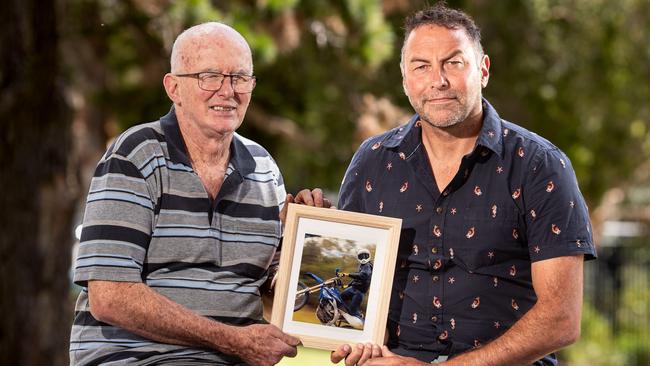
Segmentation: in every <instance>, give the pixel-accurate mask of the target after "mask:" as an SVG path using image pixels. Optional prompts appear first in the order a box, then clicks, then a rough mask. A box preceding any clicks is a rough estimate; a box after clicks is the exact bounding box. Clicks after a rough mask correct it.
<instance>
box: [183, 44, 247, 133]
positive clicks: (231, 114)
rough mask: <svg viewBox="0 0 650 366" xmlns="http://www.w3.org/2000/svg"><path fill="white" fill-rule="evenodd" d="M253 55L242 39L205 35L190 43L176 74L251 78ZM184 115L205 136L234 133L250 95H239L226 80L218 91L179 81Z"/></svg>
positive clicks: (239, 123) (190, 79)
mask: <svg viewBox="0 0 650 366" xmlns="http://www.w3.org/2000/svg"><path fill="white" fill-rule="evenodd" d="M252 70H253V61H252V57H251V53H250V50H249V48H248V47H247V45H246V44H244V43H243V41H242V40H241V39H238V38H235V37H232V36H230V35H229V34H225V35H214V34H208V35H202V36H200V37H194V38H192V39H190V40H188V41H187V43H186V44H185V45H184V46H183V49H182V53H181V67H180V70H178V71H177V72H176V73H177V74H186V73H198V72H205V71H213V72H219V73H223V74H240V75H251V74H252ZM178 84H179V85H178V88H179V90H178V91H179V97H180V104H179V103H177V108H179V109H182V114H183V115H184V116H186V117H188V118H189V120H190V121H189V122H190V123H193V124H194V127H196V128H198V129H199V130H200V131H201V133H202V134H203V135H205V136H208V137H212V136H215V134H218V135H223V134H229V133H232V132H234V131H235V130H236V129H237V128H238V127H239V126H240V125H241V123H242V121H243V120H244V116H245V115H246V109H247V108H248V104H249V103H250V100H251V93H236V92H235V91H234V90H233V88H232V85H231V79H230V78H226V79H224V82H223V84H222V86H221V89H219V90H217V91H206V90H203V89H201V88H199V85H198V82H197V80H196V79H194V78H178Z"/></svg>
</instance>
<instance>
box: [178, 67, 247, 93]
mask: <svg viewBox="0 0 650 366" xmlns="http://www.w3.org/2000/svg"><path fill="white" fill-rule="evenodd" d="M172 75H174V76H178V77H190V78H195V79H196V81H197V83H198V84H199V88H200V89H201V90H205V91H219V90H221V88H222V87H223V83H224V81H225V80H226V78H227V77H228V78H230V87H231V88H232V90H233V91H234V92H235V93H239V94H248V93H252V92H253V90H254V89H255V86H256V85H257V76H255V75H246V74H224V73H222V72H216V71H201V72H193V73H187V74H172ZM201 75H206V76H208V75H220V76H222V77H223V79H222V80H221V85H219V88H217V89H206V88H204V87H203V79H204V78H205V77H201ZM235 77H247V78H251V81H252V87H251V90H250V91H245V92H240V91H237V90H235V84H234V78H235Z"/></svg>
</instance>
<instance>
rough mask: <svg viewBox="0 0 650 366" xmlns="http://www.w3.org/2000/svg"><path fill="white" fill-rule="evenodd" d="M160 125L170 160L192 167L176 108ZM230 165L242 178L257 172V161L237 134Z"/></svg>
mask: <svg viewBox="0 0 650 366" xmlns="http://www.w3.org/2000/svg"><path fill="white" fill-rule="evenodd" d="M160 125H161V126H162V130H163V133H164V134H165V136H166V141H167V150H168V151H169V159H170V160H171V161H172V162H174V163H182V164H184V165H186V166H190V167H191V166H192V164H191V163H190V159H189V156H188V153H187V147H186V146H185V141H184V140H183V136H182V135H181V129H180V127H179V126H178V119H177V118H176V109H175V108H174V106H172V107H171V109H170V110H169V113H167V114H166V115H165V116H163V117H161V118H160ZM230 164H232V165H233V167H234V168H235V171H237V172H239V174H241V176H242V177H245V176H246V175H248V174H250V173H252V172H254V171H255V166H256V164H255V159H254V158H253V155H251V153H250V151H249V150H248V148H247V147H246V145H245V144H244V143H243V142H242V141H241V138H240V136H239V135H238V134H236V133H235V134H234V135H233V138H232V142H231V143H230Z"/></svg>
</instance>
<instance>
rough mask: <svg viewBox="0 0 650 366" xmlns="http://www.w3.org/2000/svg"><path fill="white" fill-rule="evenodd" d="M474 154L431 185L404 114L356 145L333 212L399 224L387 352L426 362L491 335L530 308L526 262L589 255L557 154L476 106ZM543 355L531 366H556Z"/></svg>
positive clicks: (415, 131)
mask: <svg viewBox="0 0 650 366" xmlns="http://www.w3.org/2000/svg"><path fill="white" fill-rule="evenodd" d="M483 116H484V117H483V126H482V128H481V131H480V133H479V136H478V139H477V141H476V145H475V147H474V149H473V151H472V152H471V153H470V154H468V155H466V156H465V157H463V159H462V162H461V165H460V168H459V170H458V172H457V174H456V176H455V177H454V178H453V180H452V181H451V183H449V185H448V187H446V188H445V190H444V191H443V192H440V191H439V190H438V186H437V184H436V182H435V178H434V176H433V174H432V172H431V168H430V164H429V160H428V157H427V154H426V151H425V149H424V146H423V145H422V140H421V123H422V122H420V121H419V116H418V115H415V116H414V117H413V118H411V120H410V121H409V122H408V123H407V124H406V125H403V126H401V127H398V128H395V129H393V130H391V131H388V132H387V133H384V134H382V135H379V136H375V137H372V138H370V139H368V140H366V141H365V142H364V143H363V144H362V145H361V147H360V148H359V150H358V151H357V152H356V154H355V155H354V157H353V159H352V162H351V163H350V166H349V167H348V170H347V173H346V175H345V178H344V180H343V183H342V186H341V192H340V199H339V207H340V208H341V209H344V210H349V211H357V212H365V213H371V214H377V215H384V216H392V217H399V218H402V219H403V222H402V233H401V236H400V243H399V252H398V259H397V264H396V270H395V277H394V282H393V289H392V296H391V303H390V311H389V316H388V330H389V342H388V346H389V347H390V348H391V349H393V350H394V351H396V352H397V353H399V354H402V355H406V356H410V357H416V358H418V359H420V360H422V361H426V362H429V361H431V360H433V359H435V358H436V357H437V356H438V355H439V354H450V355H452V356H453V355H454V354H458V353H460V352H463V351H466V350H469V349H472V348H475V347H479V346H481V345H482V344H485V343H486V342H488V341H490V340H491V339H494V338H496V337H497V336H499V335H500V334H501V333H503V332H504V331H505V330H507V329H508V328H509V327H511V326H512V325H513V324H514V323H515V322H516V321H517V320H518V319H519V318H521V317H522V316H523V314H524V313H526V312H527V311H528V310H529V309H530V308H531V307H532V306H533V304H535V301H536V299H537V298H536V296H535V291H534V290H533V286H532V279H531V263H532V262H535V261H540V260H544V259H549V258H554V257H560V256H569V255H575V254H584V255H585V258H587V259H592V258H595V256H596V251H595V248H594V244H593V239H592V235H591V225H590V222H589V214H588V210H587V206H586V204H585V201H584V199H583V197H582V194H581V193H580V190H579V188H578V183H577V181H576V178H575V173H574V171H573V169H572V167H571V163H570V161H569V159H568V158H567V156H566V155H565V154H564V153H563V152H562V151H560V150H559V149H558V148H557V147H555V146H554V145H553V144H551V143H550V142H549V141H547V140H545V139H544V138H542V137H540V136H538V135H536V134H534V133H532V132H530V131H527V130H526V129H524V128H522V127H520V126H517V125H515V124H513V123H510V122H507V121H505V120H502V119H501V118H499V116H498V114H497V113H496V111H495V110H494V108H493V107H492V106H491V105H490V104H489V103H488V102H487V100H485V99H484V100H483ZM556 364H557V361H556V360H555V356H554V355H548V356H546V357H545V358H544V359H542V360H540V361H538V362H536V363H535V365H556Z"/></svg>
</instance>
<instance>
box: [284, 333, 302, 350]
mask: <svg viewBox="0 0 650 366" xmlns="http://www.w3.org/2000/svg"><path fill="white" fill-rule="evenodd" d="M281 334H282V335H281V337H279V338H280V340H282V342H284V343H286V344H288V345H290V346H293V347H296V346H299V345H300V344H301V342H300V339H298V338H296V337H294V336H291V335H289V334H287V333H281Z"/></svg>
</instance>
